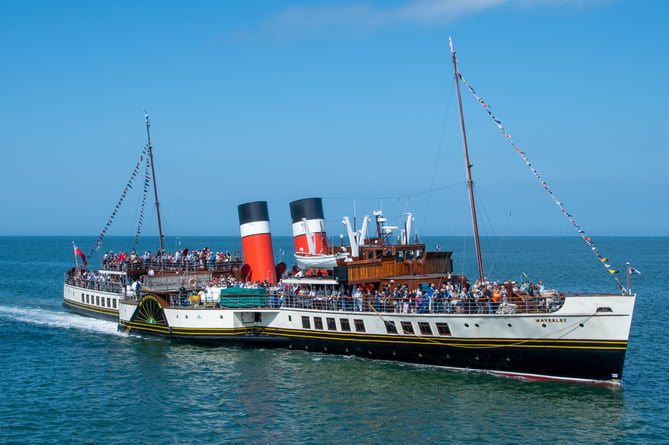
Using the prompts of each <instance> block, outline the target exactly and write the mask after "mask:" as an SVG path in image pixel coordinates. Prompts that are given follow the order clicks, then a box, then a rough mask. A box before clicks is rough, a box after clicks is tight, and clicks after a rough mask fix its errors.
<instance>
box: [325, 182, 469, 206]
mask: <svg viewBox="0 0 669 445" xmlns="http://www.w3.org/2000/svg"><path fill="white" fill-rule="evenodd" d="M464 182H465V181H458V182H454V183H451V184H446V185H442V186H440V187H435V188H430V189H429V190H423V191H419V192H415V193H408V194H406V195H386V196H363V197H360V196H356V197H355V199H365V200H367V199H369V200H377V199H408V198H411V197H414V196H421V195H426V194H429V193H432V192H436V191H437V190H443V189H447V188H451V187H455V186H458V185H461V184H463V183H464ZM322 199H331V200H333V201H334V200H350V199H352V198H351V197H350V196H324V197H323V198H322Z"/></svg>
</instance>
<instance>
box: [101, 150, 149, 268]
mask: <svg viewBox="0 0 669 445" xmlns="http://www.w3.org/2000/svg"><path fill="white" fill-rule="evenodd" d="M145 159H146V165H147V167H146V171H147V172H148V171H149V170H148V169H149V166H150V164H149V162H150V160H149V156H148V145H147V146H145V147H144V148H143V149H142V153H141V154H140V156H139V161H137V164H135V168H134V169H133V171H132V174H131V175H130V179H129V180H128V183H127V184H126V185H125V187H124V188H123V190H122V191H121V197H120V198H119V200H118V202H117V203H116V206H115V207H114V210H113V211H112V213H111V216H110V217H109V219H108V220H107V223H106V224H105V226H104V227H103V229H102V231H101V232H100V235H98V238H97V239H96V240H95V243H94V244H93V247H92V248H91V250H90V252H89V254H88V257H89V258H90V257H92V256H93V254H94V253H95V252H96V251H97V250H98V249H99V248H100V246H102V240H103V239H104V237H105V235H106V234H107V230H108V229H109V227H110V226H111V225H112V222H114V218H115V217H116V214H117V213H118V210H119V208H120V207H121V205H123V201H124V200H125V198H126V196H128V191H129V190H130V189H132V184H133V181H134V180H135V178H136V177H137V174H138V173H139V169H140V167H141V166H142V163H143V162H144V160H145ZM147 183H150V179H145V181H144V200H143V201H142V210H141V212H140V218H139V220H140V223H139V225H140V227H139V228H138V229H137V230H138V231H139V230H141V224H142V221H143V220H144V217H143V215H144V202H145V201H146V193H147V192H146V191H147V185H146V184H147ZM137 236H139V234H138V235H137ZM135 240H136V241H135V244H137V238H135Z"/></svg>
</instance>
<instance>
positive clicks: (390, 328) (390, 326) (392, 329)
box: [386, 321, 397, 334]
mask: <svg viewBox="0 0 669 445" xmlns="http://www.w3.org/2000/svg"><path fill="white" fill-rule="evenodd" d="M386 332H388V333H389V334H397V326H395V322H394V321H386Z"/></svg>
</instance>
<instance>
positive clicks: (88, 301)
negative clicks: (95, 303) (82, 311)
mask: <svg viewBox="0 0 669 445" xmlns="http://www.w3.org/2000/svg"><path fill="white" fill-rule="evenodd" d="M86 303H90V300H89V299H88V294H86Z"/></svg>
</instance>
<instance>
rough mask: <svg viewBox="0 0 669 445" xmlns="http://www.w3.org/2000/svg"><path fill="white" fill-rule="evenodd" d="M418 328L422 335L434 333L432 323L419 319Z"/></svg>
mask: <svg viewBox="0 0 669 445" xmlns="http://www.w3.org/2000/svg"><path fill="white" fill-rule="evenodd" d="M418 329H420V333H421V334H422V335H432V328H430V323H427V322H424V321H419V322H418Z"/></svg>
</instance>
